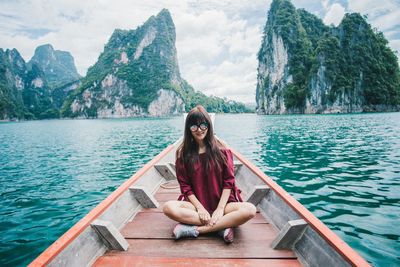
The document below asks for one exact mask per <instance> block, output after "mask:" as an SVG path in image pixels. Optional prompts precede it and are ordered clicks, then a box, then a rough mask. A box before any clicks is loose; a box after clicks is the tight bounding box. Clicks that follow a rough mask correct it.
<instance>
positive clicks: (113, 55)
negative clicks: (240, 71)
mask: <svg viewBox="0 0 400 267" xmlns="http://www.w3.org/2000/svg"><path fill="white" fill-rule="evenodd" d="M190 90H192V91H193V89H191V88H189V86H187V83H185V82H184V80H183V79H182V78H181V76H180V73H179V67H178V61H177V52H176V48H175V26H174V24H173V21H172V18H171V15H170V13H169V12H168V10H166V9H164V10H162V11H161V12H160V13H159V14H158V15H157V16H152V17H151V18H149V19H148V20H147V21H146V22H145V23H144V24H143V25H142V26H140V27H138V28H137V29H135V30H115V31H114V33H113V34H112V36H111V38H110V40H109V41H108V43H107V44H106V45H105V48H104V51H103V52H102V53H101V55H100V56H99V59H98V61H97V62H96V63H95V64H94V65H93V66H92V67H91V68H89V70H88V73H87V76H86V77H85V78H84V79H83V80H82V85H81V86H80V87H79V88H78V89H77V90H76V91H75V92H74V94H73V95H72V96H71V97H70V98H69V99H68V101H66V102H65V103H64V106H63V109H62V114H63V116H68V117H84V118H87V117H98V118H108V117H132V116H141V115H151V116H162V115H170V114H177V113H181V112H183V111H185V100H186V98H187V96H188V92H189V91H190Z"/></svg>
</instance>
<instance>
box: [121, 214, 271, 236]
mask: <svg viewBox="0 0 400 267" xmlns="http://www.w3.org/2000/svg"><path fill="white" fill-rule="evenodd" d="M145 214H146V215H148V214H150V213H145ZM155 214H160V215H161V216H157V217H155V216H152V217H154V218H159V219H157V225H154V224H151V223H148V222H147V223H146V220H145V217H143V216H142V218H143V220H142V219H141V220H134V221H132V222H129V223H128V224H127V225H126V226H125V227H124V228H123V229H122V230H121V233H122V235H123V236H124V237H125V238H158V239H172V230H173V228H174V226H175V225H176V222H174V221H172V220H171V219H168V218H166V217H165V216H164V215H163V214H161V213H155ZM163 217H165V219H164V218H163ZM276 235H277V233H276V231H275V230H274V229H273V228H272V226H271V225H270V224H267V223H246V224H244V225H241V226H239V227H237V228H235V241H237V242H241V240H255V241H258V240H271V239H273V238H275V237H276ZM199 238H200V239H204V238H214V235H207V236H206V235H201V236H199Z"/></svg>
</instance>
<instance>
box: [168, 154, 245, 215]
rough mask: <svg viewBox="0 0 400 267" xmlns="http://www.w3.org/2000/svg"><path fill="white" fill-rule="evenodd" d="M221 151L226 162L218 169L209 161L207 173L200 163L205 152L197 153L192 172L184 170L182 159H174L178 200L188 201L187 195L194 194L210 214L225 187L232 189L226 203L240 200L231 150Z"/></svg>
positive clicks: (204, 158) (203, 158)
mask: <svg viewBox="0 0 400 267" xmlns="http://www.w3.org/2000/svg"><path fill="white" fill-rule="evenodd" d="M221 151H222V153H224V155H225V157H226V159H227V162H226V164H224V166H222V170H218V168H215V167H214V164H213V163H211V168H210V169H211V171H210V172H209V173H206V170H205V169H204V167H203V166H204V164H202V163H203V162H204V161H205V160H206V157H205V155H206V154H205V153H202V154H199V161H198V162H196V163H195V165H194V166H193V173H188V172H187V171H186V168H185V165H184V163H183V161H182V159H180V158H179V159H177V160H176V163H175V166H176V177H177V179H178V182H179V185H180V188H181V193H182V194H181V195H180V196H179V199H178V200H183V199H185V200H186V201H189V199H188V196H190V195H192V194H194V195H195V196H196V197H197V199H198V200H199V201H200V203H201V204H202V205H203V206H204V208H205V209H206V210H207V211H208V212H209V213H211V214H212V213H213V212H214V211H215V209H216V208H217V206H218V203H219V200H220V198H221V195H222V190H223V189H225V188H228V189H232V190H231V194H230V196H229V199H228V203H229V202H239V201H240V202H241V201H242V199H241V197H240V190H239V189H238V188H237V187H236V185H235V174H234V166H233V156H232V151H231V150H230V149H221Z"/></svg>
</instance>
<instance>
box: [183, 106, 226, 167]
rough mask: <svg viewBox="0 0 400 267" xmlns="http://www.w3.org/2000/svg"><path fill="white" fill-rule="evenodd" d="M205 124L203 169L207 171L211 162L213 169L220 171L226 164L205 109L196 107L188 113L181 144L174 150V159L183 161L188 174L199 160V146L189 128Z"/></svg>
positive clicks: (221, 146)
mask: <svg viewBox="0 0 400 267" xmlns="http://www.w3.org/2000/svg"><path fill="white" fill-rule="evenodd" d="M202 122H206V123H207V124H208V131H207V134H206V137H205V138H204V143H205V145H206V152H205V153H206V155H205V157H206V161H205V163H204V164H205V166H204V168H205V169H206V170H207V171H209V170H210V169H211V162H213V163H214V165H215V167H216V168H218V169H219V170H222V166H223V165H224V164H226V157H225V155H224V154H223V153H222V152H221V148H223V147H224V146H223V145H222V144H221V143H219V142H218V141H217V139H216V138H215V137H214V127H213V124H212V121H211V118H210V115H208V113H207V111H206V109H205V108H204V107H203V106H201V105H198V106H196V107H195V108H193V109H192V110H190V111H189V113H188V115H187V117H186V121H185V131H184V135H183V142H182V144H181V145H180V146H179V147H178V149H177V150H176V158H177V159H180V160H183V162H184V164H185V168H186V170H187V171H189V173H192V172H193V165H194V163H196V162H197V161H198V160H199V145H198V144H197V142H196V140H194V138H193V136H192V132H191V131H190V126H192V125H193V124H197V125H198V124H200V123H202Z"/></svg>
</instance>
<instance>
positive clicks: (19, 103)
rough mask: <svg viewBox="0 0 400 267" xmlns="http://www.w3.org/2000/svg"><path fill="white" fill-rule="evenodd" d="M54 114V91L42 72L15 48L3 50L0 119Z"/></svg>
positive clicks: (1, 58) (0, 82) (1, 59)
mask: <svg viewBox="0 0 400 267" xmlns="http://www.w3.org/2000/svg"><path fill="white" fill-rule="evenodd" d="M51 112H52V105H51V92H50V88H49V87H48V85H47V81H46V78H45V76H44V73H43V72H42V71H41V69H40V68H39V67H38V66H37V65H36V64H32V65H31V66H27V64H26V63H25V61H24V59H23V58H22V57H21V55H20V54H19V52H18V51H17V50H16V49H12V50H8V49H7V50H5V51H4V50H3V49H0V120H12V119H24V118H28V119H32V118H39V117H40V118H46V117H47V115H48V114H49V113H51ZM46 114H47V115H46Z"/></svg>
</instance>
